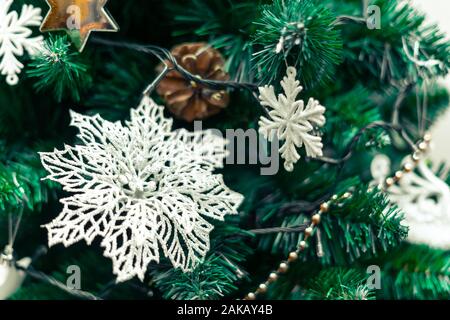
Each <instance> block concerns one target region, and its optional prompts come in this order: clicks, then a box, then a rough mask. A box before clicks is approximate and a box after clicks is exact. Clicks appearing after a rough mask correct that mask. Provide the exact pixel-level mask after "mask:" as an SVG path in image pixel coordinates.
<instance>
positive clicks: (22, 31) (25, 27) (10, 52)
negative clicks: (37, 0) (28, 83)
mask: <svg viewBox="0 0 450 320" xmlns="http://www.w3.org/2000/svg"><path fill="white" fill-rule="evenodd" d="M12 3H13V0H0V58H1V60H0V73H1V74H2V75H4V76H6V82H7V83H8V84H9V85H16V84H17V83H18V82H19V76H18V74H19V73H20V72H21V70H22V68H23V64H22V63H21V62H20V61H19V60H18V59H17V57H19V56H23V54H24V53H25V51H26V52H28V54H30V55H35V54H36V53H38V52H39V50H40V48H41V47H42V43H43V39H44V38H43V37H42V36H37V37H30V36H31V33H32V31H31V29H30V28H29V27H37V26H40V24H41V21H42V16H41V9H40V8H35V7H33V6H32V5H26V4H24V5H23V6H22V11H21V13H20V15H19V14H18V13H17V12H16V11H11V12H9V9H10V7H11V4H12Z"/></svg>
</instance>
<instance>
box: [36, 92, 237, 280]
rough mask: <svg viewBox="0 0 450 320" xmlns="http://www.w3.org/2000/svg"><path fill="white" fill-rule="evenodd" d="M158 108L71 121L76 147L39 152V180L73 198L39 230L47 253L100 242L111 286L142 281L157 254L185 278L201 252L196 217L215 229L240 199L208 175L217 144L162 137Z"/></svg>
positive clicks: (201, 134) (218, 155) (192, 137)
mask: <svg viewBox="0 0 450 320" xmlns="http://www.w3.org/2000/svg"><path fill="white" fill-rule="evenodd" d="M163 109H164V108H163V107H160V106H158V105H156V104H155V102H154V101H153V100H152V99H150V98H149V97H145V98H143V100H142V102H141V104H140V106H139V107H138V108H137V109H135V110H132V111H131V119H130V121H128V122H126V123H125V125H122V124H121V123H120V122H116V123H112V122H109V121H106V120H104V119H102V118H101V117H100V116H99V115H95V116H84V115H81V114H77V113H74V112H72V114H71V116H72V125H74V126H76V127H77V128H78V129H79V130H80V134H79V136H78V137H79V138H80V140H81V141H82V142H83V144H81V145H75V146H73V147H72V146H65V149H64V150H62V151H59V150H55V151H54V152H50V153H41V160H42V163H43V165H44V167H45V168H46V169H47V171H49V172H50V175H49V176H48V179H51V180H53V181H57V182H59V183H61V184H62V185H63V189H64V190H65V191H67V192H71V193H74V195H73V196H71V197H69V198H65V199H62V200H61V202H62V204H63V205H64V208H63V211H62V213H61V214H60V215H59V216H58V217H57V218H56V219H55V220H53V221H52V222H51V223H50V224H48V225H46V226H45V227H46V228H47V230H48V236H49V244H50V245H55V244H57V243H63V244H64V245H65V246H70V245H72V244H73V243H75V242H77V241H80V240H85V241H86V242H87V243H88V244H91V243H92V241H93V240H94V239H95V238H96V237H102V238H103V240H102V242H101V245H102V246H103V247H104V248H105V250H104V255H105V256H106V257H109V258H111V259H112V261H113V269H114V270H113V271H114V273H115V274H117V281H118V282H122V281H126V280H128V279H131V278H133V277H134V276H138V277H139V278H140V279H141V280H143V279H144V276H145V272H146V270H147V265H148V264H149V263H150V262H152V261H153V262H157V263H158V262H159V261H160V251H162V252H163V253H164V255H165V256H166V257H167V258H168V259H169V260H170V261H171V262H172V264H173V266H174V267H175V268H181V269H182V270H183V271H185V272H187V271H191V270H193V268H194V267H195V266H196V264H197V263H198V262H199V261H200V260H201V259H202V258H203V257H204V256H205V255H206V253H207V252H208V250H209V246H210V244H209V233H210V232H211V230H212V229H213V226H212V225H211V224H210V223H209V222H208V221H207V220H206V219H205V217H207V218H211V219H217V220H224V216H225V215H227V214H237V208H238V206H239V205H240V203H241V202H242V200H243V197H242V195H240V194H238V193H236V192H233V191H231V190H230V189H229V188H228V187H227V186H226V185H225V184H224V181H223V178H222V176H221V175H219V174H213V171H214V170H215V169H216V168H218V167H221V166H222V164H223V159H224V158H225V157H226V155H227V154H226V152H225V145H226V140H225V139H223V138H221V137H218V136H216V135H214V134H213V133H211V132H210V131H207V130H206V131H197V132H194V133H190V132H188V131H186V130H178V131H173V132H172V131H171V127H172V121H171V120H170V119H167V118H165V117H164V115H163Z"/></svg>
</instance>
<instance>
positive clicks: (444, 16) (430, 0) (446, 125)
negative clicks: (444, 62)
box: [411, 0, 450, 166]
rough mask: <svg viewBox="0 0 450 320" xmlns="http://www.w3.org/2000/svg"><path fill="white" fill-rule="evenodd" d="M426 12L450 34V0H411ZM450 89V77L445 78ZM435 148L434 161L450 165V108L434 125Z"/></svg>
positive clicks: (430, 18)
mask: <svg viewBox="0 0 450 320" xmlns="http://www.w3.org/2000/svg"><path fill="white" fill-rule="evenodd" d="M411 2H412V3H413V4H414V5H415V6H416V7H417V8H418V9H419V10H421V11H423V12H425V13H426V14H427V17H428V21H429V22H435V23H438V24H439V26H440V27H441V29H442V31H445V32H446V33H447V36H449V35H450V0H411ZM443 81H445V83H446V84H447V86H448V88H449V89H450V77H448V78H447V79H445V80H443ZM431 132H432V134H433V149H432V152H431V159H432V160H434V162H440V161H445V162H446V163H447V165H449V166H450V110H448V111H447V113H446V114H445V115H443V116H442V117H441V119H440V120H439V121H438V122H437V123H436V124H435V125H434V126H433V128H432V130H431Z"/></svg>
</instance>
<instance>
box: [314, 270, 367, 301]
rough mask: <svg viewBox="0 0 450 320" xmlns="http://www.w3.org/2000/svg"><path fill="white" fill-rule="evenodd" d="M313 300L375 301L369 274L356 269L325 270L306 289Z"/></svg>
mask: <svg viewBox="0 0 450 320" xmlns="http://www.w3.org/2000/svg"><path fill="white" fill-rule="evenodd" d="M306 289H307V290H306V292H307V298H310V299H313V300H374V299H375V293H374V290H373V289H370V288H369V287H368V286H367V274H365V273H364V272H362V271H361V270H355V269H348V270H345V269H342V268H336V269H325V270H323V271H321V272H320V273H319V275H318V276H317V277H315V278H313V279H311V280H310V281H309V283H308V287H307V288H306Z"/></svg>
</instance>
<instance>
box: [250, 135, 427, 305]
mask: <svg viewBox="0 0 450 320" xmlns="http://www.w3.org/2000/svg"><path fill="white" fill-rule="evenodd" d="M430 142H431V135H430V134H429V133H427V134H425V135H424V137H423V139H422V141H421V142H419V143H418V145H417V148H418V150H417V151H415V152H414V153H413V154H412V156H411V158H412V162H406V163H405V164H404V165H403V166H402V170H399V171H397V172H395V174H394V175H393V176H392V177H388V178H386V180H385V182H384V184H381V185H379V186H378V188H379V189H380V190H387V189H389V188H390V187H392V186H393V185H394V184H395V183H398V182H399V181H400V180H401V179H402V178H403V177H404V176H405V174H407V173H410V172H412V171H413V170H414V169H415V167H416V166H417V164H418V163H419V161H420V160H421V158H422V155H423V154H425V153H426V151H427V150H428V148H429V146H430ZM351 196H352V193H351V192H345V193H344V194H343V195H342V196H341V200H345V199H349V198H350V197H351ZM338 199H339V196H338V195H333V196H332V197H331V200H330V201H337V200H338ZM329 208H330V202H329V201H326V202H324V203H322V204H321V205H320V209H319V211H318V212H317V213H316V214H314V215H313V216H312V218H311V223H310V226H309V227H307V228H306V229H305V231H304V235H305V236H304V239H303V240H302V241H301V242H300V244H299V246H298V248H297V250H295V251H292V252H290V253H289V255H288V258H287V260H286V261H282V262H281V263H280V265H279V267H278V270H277V271H276V272H275V271H274V272H271V273H270V275H269V277H268V278H267V280H266V282H264V283H261V284H260V285H259V287H258V289H257V290H256V291H255V292H250V293H249V294H247V296H246V297H245V298H244V300H256V298H257V297H258V295H261V294H265V293H267V291H268V287H269V285H270V284H272V283H274V282H275V281H277V280H278V279H279V278H280V275H282V274H285V273H286V272H287V271H288V270H289V266H290V264H291V263H293V262H295V261H297V260H298V258H299V256H300V254H301V253H302V252H303V251H304V250H305V249H306V246H307V241H308V239H309V238H310V237H311V236H312V234H313V233H314V230H315V229H316V228H317V226H318V225H319V224H320V221H321V217H322V214H324V213H326V212H328V210H329ZM317 231H319V229H318V228H317ZM318 249H319V250H321V244H320V243H319V245H318ZM321 255H323V253H321V254H320V255H319V256H321Z"/></svg>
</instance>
